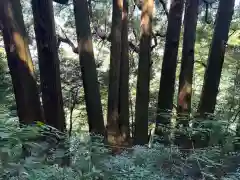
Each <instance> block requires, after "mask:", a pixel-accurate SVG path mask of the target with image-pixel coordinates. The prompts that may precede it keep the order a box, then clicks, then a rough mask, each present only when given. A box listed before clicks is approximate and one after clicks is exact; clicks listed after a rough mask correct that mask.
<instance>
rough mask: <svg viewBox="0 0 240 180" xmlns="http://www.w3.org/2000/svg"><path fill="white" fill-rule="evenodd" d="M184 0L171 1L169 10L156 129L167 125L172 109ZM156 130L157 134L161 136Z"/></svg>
mask: <svg viewBox="0 0 240 180" xmlns="http://www.w3.org/2000/svg"><path fill="white" fill-rule="evenodd" d="M183 6H184V0H173V1H172V3H171V7H170V10H169V16H168V26H167V34H166V43H165V50H164V55H163V63H162V72H161V79H160V89H159V95H158V106H157V119H156V123H157V127H158V126H159V125H160V124H162V125H169V124H170V119H171V112H172V108H173V95H174V89H175V79H176V77H175V76H176V66H177V56H178V46H179V38H180V31H181V24H182V13H183ZM159 130H160V127H158V128H157V132H156V133H157V134H159V135H160V134H161V133H160V132H161V131H159Z"/></svg>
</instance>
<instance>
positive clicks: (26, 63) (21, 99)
mask: <svg viewBox="0 0 240 180" xmlns="http://www.w3.org/2000/svg"><path fill="white" fill-rule="evenodd" d="M0 21H1V26H2V27H1V29H2V33H3V39H4V44H5V50H6V54H7V59H8V67H9V70H10V74H11V78H12V83H13V89H14V94H15V100H16V104H17V114H18V117H19V121H20V123H24V124H31V123H33V121H42V120H43V118H42V113H41V104H40V99H39V93H38V89H37V83H36V79H35V74H34V67H33V62H32V58H31V55H30V51H29V47H28V42H27V39H28V38H27V34H26V29H25V26H24V21H23V15H22V7H21V4H20V0H1V1H0Z"/></svg>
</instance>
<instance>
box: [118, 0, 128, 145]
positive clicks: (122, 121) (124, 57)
mask: <svg viewBox="0 0 240 180" xmlns="http://www.w3.org/2000/svg"><path fill="white" fill-rule="evenodd" d="M121 43H122V45H121V62H120V85H119V125H120V131H121V136H122V138H123V141H125V142H127V141H128V140H129V138H130V130H129V54H128V0H123V13H122V33H121Z"/></svg>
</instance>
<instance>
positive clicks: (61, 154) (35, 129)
mask: <svg viewBox="0 0 240 180" xmlns="http://www.w3.org/2000/svg"><path fill="white" fill-rule="evenodd" d="M18 126H19V125H18V124H17V123H13V122H12V121H0V160H1V161H0V179H4V180H5V179H6V180H8V179H9V180H15V179H21V180H25V179H26V180H48V179H50V180H55V179H56V180H59V179H63V180H64V179H65V180H75V179H83V180H85V179H86V180H91V179H103V180H105V179H106V180H131V179H134V180H135V179H136V180H141V179H149V180H151V179H152V180H170V179H174V180H175V179H176V180H178V179H179V180H185V179H186V180H191V179H221V178H222V179H223V180H228V179H239V176H240V173H239V170H236V169H237V168H238V163H237V162H240V156H239V154H238V153H230V151H226V150H225V149H224V150H223V148H222V147H221V146H212V147H207V148H202V149H188V150H187V153H186V151H182V149H179V148H178V147H177V146H173V145H172V146H168V147H166V146H164V145H162V144H158V143H154V144H153V146H152V147H151V148H149V147H147V146H134V147H132V148H126V149H125V151H123V153H122V154H118V155H111V153H109V147H107V146H106V145H104V143H103V142H102V138H101V137H94V139H93V137H91V136H89V134H88V133H86V132H81V133H79V134H74V136H73V137H71V138H70V139H67V141H66V142H67V143H66V142H65V144H68V146H69V147H70V148H69V149H68V150H67V149H66V148H65V149H64V148H62V147H63V146H59V145H58V146H55V147H54V148H53V147H52V142H53V141H49V139H50V138H52V137H54V136H58V137H59V138H61V134H60V133H59V132H56V131H55V130H52V131H51V132H50V131H46V130H45V129H46V128H49V127H48V126H46V125H42V126H32V127H29V126H28V127H23V128H19V127H18ZM53 134H54V136H53ZM43 135H45V136H44V137H45V138H46V139H44V141H42V140H41V138H39V137H43ZM39 139H40V140H39ZM23 147H27V148H28V149H29V150H30V152H31V153H30V155H28V156H26V155H25V154H24V151H23ZM23 155H24V156H23ZM69 156H70V157H71V164H70V165H69V166H62V165H61V163H59V162H60V161H59V159H63V158H65V157H69ZM235 161H236V162H235Z"/></svg>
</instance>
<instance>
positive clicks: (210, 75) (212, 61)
mask: <svg viewBox="0 0 240 180" xmlns="http://www.w3.org/2000/svg"><path fill="white" fill-rule="evenodd" d="M234 4H235V0H227V1H226V0H220V2H219V7H218V12H217V16H216V23H215V28H214V34H213V38H212V44H211V48H210V52H209V56H208V64H207V68H206V71H205V75H204V83H203V89H202V94H201V99H200V103H199V107H198V114H199V115H200V117H204V116H205V115H207V114H213V113H214V110H215V105H216V98H217V94H218V87H219V83H220V77H221V72H222V65H223V62H224V54H225V49H226V44H227V41H228V33H229V27H230V24H231V20H232V16H233V12H234Z"/></svg>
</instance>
